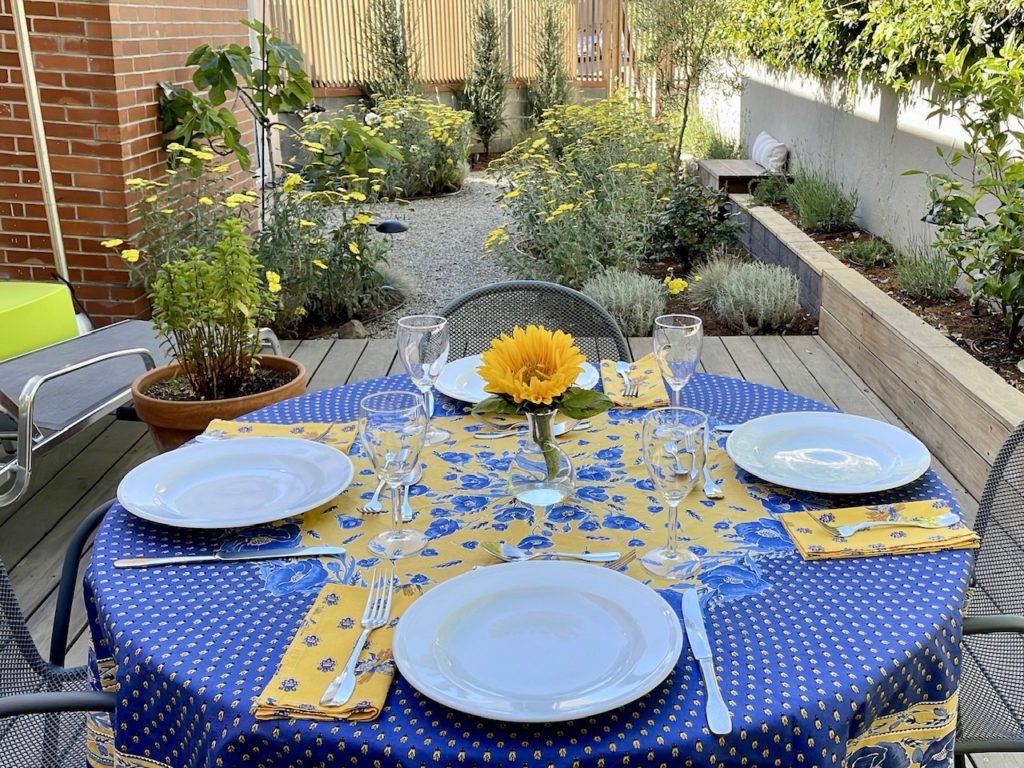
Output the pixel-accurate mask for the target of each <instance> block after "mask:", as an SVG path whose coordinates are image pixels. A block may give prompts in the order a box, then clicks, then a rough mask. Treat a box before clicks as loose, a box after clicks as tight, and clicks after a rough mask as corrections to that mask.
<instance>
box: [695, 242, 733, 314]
mask: <svg viewBox="0 0 1024 768" xmlns="http://www.w3.org/2000/svg"><path fill="white" fill-rule="evenodd" d="M740 263H741V262H740V261H739V260H738V259H737V258H736V257H735V256H733V255H732V254H730V253H729V252H728V251H725V252H723V253H720V254H717V255H715V256H712V257H711V258H709V259H708V260H707V261H706V262H704V264H702V265H701V266H700V267H698V268H697V270H696V272H695V273H694V274H693V275H692V276H691V278H690V284H689V287H688V288H687V291H686V295H687V297H688V298H689V300H690V303H691V304H692V305H693V306H694V307H696V308H698V309H714V307H715V302H716V301H718V297H719V296H721V295H722V291H723V286H724V285H725V283H726V281H727V280H728V279H729V276H730V275H731V274H732V273H733V272H734V271H735V270H736V268H737V267H738V266H739V265H740Z"/></svg>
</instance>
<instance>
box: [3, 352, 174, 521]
mask: <svg viewBox="0 0 1024 768" xmlns="http://www.w3.org/2000/svg"><path fill="white" fill-rule="evenodd" d="M136 355H138V356H140V357H141V358H142V361H143V364H144V365H145V366H146V370H147V371H148V370H152V369H153V368H155V367H156V361H155V360H154V359H153V353H152V352H150V351H149V350H148V349H144V348H142V347H139V348H138V349H121V350H118V351H116V352H108V353H107V354H105V355H98V356H97V357H93V358H91V359H89V360H83V361H82V362H80V363H75V364H74V365H69V366H67V367H65V368H61V369H60V370H57V371H51V372H50V373H44V374H40V375H39V376H33V377H32V378H31V379H29V380H28V381H27V382H26V383H25V387H24V388H23V389H22V390H21V396H20V398H19V399H18V454H17V461H15V462H13V463H11V464H7V465H5V466H3V467H0V480H3V476H2V475H3V474H7V473H12V474H13V476H14V483H13V484H12V485H11V487H10V488H8V489H7V491H6V492H5V493H2V494H0V507H4V506H6V505H8V504H13V503H14V502H15V501H17V500H18V499H19V498H21V496H22V495H23V494H24V493H25V491H27V490H28V483H29V479H30V478H31V475H32V448H33V440H32V431H33V428H34V420H33V417H32V414H33V411H34V409H35V400H36V395H37V394H38V392H39V389H40V387H42V386H43V385H44V384H45V383H46V382H48V381H51V380H52V379H56V378H60V377H61V376H66V375H67V374H69V373H74V372H75V371H80V370H82V369H83V368H88V367H89V366H91V365H96V364H98V363H105V362H106V361H108V360H115V359H117V358H120V357H133V356H136ZM115 404H116V403H110V407H113V406H114V405H115ZM104 405H106V403H97V404H96V409H97V410H98V409H100V408H102V407H104ZM94 412H95V411H94Z"/></svg>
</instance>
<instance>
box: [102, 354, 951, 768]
mask: <svg viewBox="0 0 1024 768" xmlns="http://www.w3.org/2000/svg"><path fill="white" fill-rule="evenodd" d="M396 387H399V388H411V386H410V383H409V382H408V380H407V379H405V378H404V377H394V378H390V379H378V380H374V381H369V382H363V383H360V384H356V385H352V386H350V387H345V388H341V389H337V390H329V391H326V392H319V393H314V394H311V395H307V396H305V397H302V398H298V399H296V400H293V401H289V402H287V403H282V404H280V405H278V406H274V407H272V408H269V409H266V410H264V411H261V412H259V413H257V414H253V415H252V417H250V418H251V419H252V420H253V421H262V422H266V423H270V422H273V423H285V424H292V423H299V422H316V423H330V422H335V421H347V420H351V419H352V418H353V417H354V416H355V413H356V410H357V406H358V402H359V400H360V399H361V398H362V397H363V396H365V395H366V394H368V393H370V392H373V391H380V390H383V389H390V388H396ZM684 399H685V400H686V401H687V404H688V405H692V406H693V407H697V408H700V409H702V410H705V411H706V412H708V413H709V414H710V415H711V417H712V419H717V420H721V421H729V422H734V421H742V420H745V419H749V418H753V417H755V416H761V415H765V414H767V413H775V412H780V411H787V410H827V408H826V406H824V405H821V404H819V403H815V402H813V401H810V400H808V399H806V398H802V397H800V396H797V395H793V394H789V393H786V392H782V391H780V390H775V389H772V388H769V387H764V386H760V385H756V384H749V383H746V382H742V381H738V380H735V379H729V378H725V377H719V376H712V375H700V374H698V375H697V376H695V377H694V379H693V380H692V381H691V382H690V384H688V385H687V387H686V389H685V390H684ZM439 409H440V411H441V412H442V413H444V414H445V415H447V416H448V417H449V418H448V419H447V420H446V421H447V423H446V424H445V426H446V428H449V429H450V431H451V432H452V434H453V437H452V440H451V442H449V443H448V444H446V445H441V446H436V447H432V448H431V449H429V453H428V455H427V456H426V457H425V458H426V467H427V469H426V470H425V473H424V480H423V482H422V484H421V485H418V486H415V487H414V489H413V498H412V504H413V507H414V509H415V510H416V512H417V521H416V523H415V525H417V526H419V527H420V528H421V530H424V531H426V533H427V535H428V536H429V537H430V539H431V543H430V545H429V546H428V548H427V549H426V550H425V551H424V552H423V553H422V555H420V556H417V557H413V558H410V559H408V560H403V561H400V562H399V573H400V575H401V577H402V579H403V581H404V582H405V583H407V584H412V585H417V586H420V587H422V588H429V586H430V585H431V584H433V583H436V582H438V581H441V580H444V579H445V578H448V577H449V576H450V575H454V574H455V573H459V572H462V571H463V570H466V569H467V568H469V567H472V566H473V565H477V564H485V563H489V562H493V561H491V560H490V558H489V557H488V556H487V555H486V554H485V553H483V552H482V551H481V550H480V548H479V546H478V544H479V542H480V541H481V540H486V539H494V538H500V539H504V540H507V541H515V542H516V543H519V544H521V545H524V546H539V547H544V546H550V544H551V541H552V540H553V541H554V542H555V543H556V544H558V543H561V542H565V541H566V540H571V541H572V542H573V544H574V545H576V546H579V545H580V543H582V544H585V545H589V546H590V547H591V548H594V549H597V548H620V549H621V548H626V547H639V548H641V549H646V548H647V547H649V546H651V545H652V544H655V543H660V542H661V541H662V540H663V539H664V536H665V530H664V515H663V513H662V509H661V504H660V502H659V501H658V498H657V495H656V494H655V493H654V492H653V489H652V488H651V486H650V482H649V480H648V479H647V474H646V470H645V469H644V467H643V465H642V462H641V461H640V457H639V450H638V446H637V442H638V441H637V439H636V437H637V435H638V432H639V426H640V425H639V418H640V417H641V416H642V414H641V413H638V412H628V411H612V412H610V414H608V416H606V417H605V416H602V417H599V418H597V419H593V420H592V422H593V423H594V425H593V427H592V429H590V430H588V431H585V432H574V433H570V434H568V435H565V436H564V437H563V438H562V439H561V442H562V443H563V444H564V445H565V447H566V449H567V451H568V452H569V453H570V455H572V456H573V457H574V461H575V463H576V469H577V480H578V486H579V488H578V494H577V496H578V498H577V499H576V500H575V501H574V502H572V503H566V504H561V505H556V506H554V507H553V508H551V509H549V510H548V511H547V514H546V516H545V517H544V519H541V520H538V519H534V518H533V511H532V510H531V509H530V508H528V507H524V506H521V505H518V504H516V503H515V502H514V501H511V500H509V499H508V498H506V497H505V496H504V494H503V491H502V489H503V485H504V477H505V474H504V473H505V469H506V468H507V462H508V460H509V459H510V457H511V455H512V453H513V452H514V451H515V448H516V441H515V438H503V439H501V440H489V441H484V440H479V439H474V438H473V433H474V432H475V431H476V430H479V429H486V427H483V426H482V425H481V424H480V422H479V421H477V420H475V417H470V416H468V415H466V414H465V413H464V412H463V407H462V405H461V404H456V403H451V402H442V403H441V404H440V405H439ZM446 409H447V410H446ZM712 459H713V463H714V464H715V469H714V471H715V474H716V475H717V476H718V477H719V478H724V479H725V480H726V483H727V491H728V493H727V497H726V498H725V499H723V500H719V501H711V500H707V499H704V498H703V497H699V496H698V492H696V491H695V493H694V495H693V496H691V497H690V499H689V500H688V504H687V509H688V514H687V515H686V516H685V517H684V520H683V536H684V543H685V545H687V546H689V547H691V548H693V549H694V551H697V552H699V553H701V554H702V555H704V557H705V563H706V564H705V567H704V569H703V570H702V572H701V573H700V575H699V577H698V586H700V587H701V588H702V594H703V602H704V604H705V606H706V608H707V610H708V625H709V626H708V628H709V633H710V635H711V642H712V648H713V651H714V653H715V657H716V660H717V662H718V670H719V673H720V676H721V677H720V682H721V687H722V690H723V692H724V694H725V697H726V701H727V702H728V704H729V706H730V709H731V710H732V712H733V717H734V722H735V724H736V728H735V731H734V733H733V734H731V735H730V736H729V737H725V738H717V737H714V736H712V735H710V734H709V732H708V731H707V729H706V725H705V719H704V713H703V698H704V695H705V693H704V690H705V689H704V686H703V683H702V682H701V679H700V675H699V673H698V671H697V668H696V665H695V664H694V662H693V660H692V659H691V658H690V657H689V656H686V655H684V657H683V658H681V659H680V662H679V665H678V666H677V668H676V671H675V672H674V673H673V674H672V675H671V676H670V677H669V678H668V679H667V680H666V681H665V683H664V684H663V685H662V686H660V687H659V688H658V689H656V690H655V691H654V692H653V693H651V694H650V695H648V696H646V697H644V698H643V699H641V700H639V701H637V702H635V703H634V704H631V705H628V706H626V707H623V708H622V709H620V710H617V711H615V712H611V713H608V714H606V715H602V716H598V717H594V718H589V719H587V720H585V721H578V722H574V723H564V724H558V725H550V726H531V725H512V724H502V723H494V722H488V721H480V720H478V719H477V718H474V717H471V716H468V715H464V714H461V713H458V712H454V711H452V710H449V709H447V708H445V707H442V706H440V705H437V704H435V703H434V702H432V701H430V700H429V699H426V698H424V697H422V696H421V695H420V694H418V693H417V692H416V691H414V690H412V689H411V688H409V686H408V685H407V684H406V683H405V681H404V680H403V679H402V678H401V676H398V677H397V678H396V680H395V682H394V683H393V685H392V687H391V690H390V693H389V696H388V699H387V703H386V706H385V707H384V709H383V711H382V712H381V714H380V716H379V717H378V718H377V719H376V720H374V721H372V722H366V723H352V722H337V721H335V722H316V721H313V720H307V719H296V720H285V719H282V720H257V719H256V718H255V717H254V715H253V709H254V703H255V701H256V699H257V698H258V697H259V696H260V695H261V694H262V693H263V691H264V689H265V688H266V687H267V686H268V683H270V681H271V680H272V679H274V675H275V673H276V672H277V668H278V665H279V663H280V660H281V656H282V654H283V653H284V651H285V649H286V648H287V646H288V644H289V642H290V640H291V639H292V637H293V635H294V634H295V632H296V629H297V627H298V626H299V623H300V622H301V620H302V618H303V617H304V616H305V614H306V612H307V610H308V609H309V608H310V606H311V604H312V603H313V601H314V599H315V598H316V596H317V595H318V594H320V593H321V591H322V590H324V589H325V588H327V589H332V588H334V586H337V587H342V586H344V585H350V584H359V583H361V582H362V579H363V576H364V574H365V573H366V572H367V571H368V569H370V568H372V566H373V565H375V564H376V562H377V559H376V557H375V556H374V555H372V553H370V552H369V550H368V549H367V548H366V545H365V542H366V540H368V539H369V538H370V537H372V535H373V534H374V533H376V532H377V530H379V529H380V528H382V527H384V526H386V525H387V516H386V515H381V516H365V515H361V514H360V513H359V511H358V506H359V505H360V504H361V503H363V501H364V500H365V498H366V497H368V496H369V494H370V493H371V492H372V490H373V487H374V485H375V478H374V477H373V475H372V472H371V471H370V468H369V464H368V462H367V461H366V460H365V459H364V458H362V457H361V456H359V455H358V453H356V454H355V455H354V456H353V461H354V463H355V466H356V480H355V482H354V483H353V485H352V486H351V487H350V488H349V489H348V490H347V491H346V493H345V494H343V495H342V496H340V497H339V498H338V499H336V500H334V501H333V502H331V503H330V504H327V505H324V507H322V508H319V509H317V510H313V511H312V512H310V513H307V514H306V515H305V516H303V517H302V518H296V519H293V520H289V521H284V522H282V523H278V524H274V525H268V526H260V527H257V528H254V529H249V530H244V531H234V532H227V533H225V532H201V531H185V530H176V529H168V528H163V527H160V526H155V525H152V524H149V523H146V522H144V521H142V520H138V519H136V518H134V517H132V516H131V515H129V514H127V513H126V512H124V510H121V509H120V508H115V509H114V510H113V511H112V512H111V514H109V515H108V518H107V520H106V521H105V522H104V524H103V526H102V527H101V529H100V531H99V533H98V536H97V541H96V547H95V550H94V555H93V564H92V566H91V568H90V571H89V573H88V574H87V577H86V588H87V596H88V598H89V607H90V624H91V628H92V630H93V637H94V644H95V647H96V656H97V661H96V666H97V671H98V673H99V675H100V680H101V681H102V683H103V684H104V686H105V687H107V688H109V689H116V690H117V691H118V701H119V706H118V711H117V713H116V715H115V718H114V723H113V737H112V740H111V741H106V742H104V741H98V742H97V743H96V744H95V745H94V746H93V750H94V761H95V763H96V764H99V765H103V764H115V754H114V752H115V750H116V752H117V755H116V758H117V759H118V760H120V762H119V763H117V764H120V765H129V766H132V765H136V766H149V767H152V766H175V767H176V768H177V766H207V765H209V766H214V765H223V766H233V765H239V766H242V765H245V766H267V767H268V768H269V767H270V766H275V767H276V766H319V765H331V764H336V765H381V766H399V765H403V766H410V765H431V766H434V765H437V766H447V765H453V766H454V765H466V766H471V765H484V764H490V765H529V766H534V765H536V766H563V765H564V766H576V765H579V766H590V765H593V766H598V765H622V764H624V759H626V758H627V757H628V762H629V764H631V765H655V766H657V765H666V766H676V765H741V764H746V765H751V766H755V765H766V766H767V765H783V766H788V765H840V764H842V763H843V762H844V761H845V762H846V764H847V765H850V766H855V767H856V768H862V766H872V767H873V768H882V767H883V766H893V767H897V766H898V767H899V768H909V766H918V765H920V766H938V765H947V764H948V763H949V758H950V757H951V750H950V745H951V740H952V730H953V727H954V724H955V711H956V699H955V687H956V682H957V673H958V668H957V659H958V654H959V642H960V624H959V617H960V608H961V604H962V602H963V597H964V590H965V588H966V584H967V579H968V575H969V572H970V565H971V555H970V553H969V552H964V551H956V552H939V553H933V554H923V555H905V556H900V557H875V558H857V559H846V560H825V561H817V562H807V561H804V560H803V559H802V558H801V557H800V555H799V554H798V553H797V552H796V550H795V548H794V545H793V543H792V541H791V539H790V538H789V536H788V535H787V534H786V532H785V530H784V528H783V526H782V525H781V523H780V522H779V521H778V520H776V519H775V517H774V515H775V514H776V513H779V512H785V511H790V510H795V509H804V508H808V509H810V508H820V507H822V506H851V505H853V504H860V503H887V502H894V501H908V500H913V499H945V500H947V501H949V502H950V503H953V502H952V499H951V498H950V496H949V493H948V491H947V490H946V489H945V488H944V486H943V485H942V484H941V482H939V481H938V479H937V478H936V477H935V475H934V474H933V473H928V474H927V475H925V476H924V477H923V478H922V479H921V480H919V481H918V482H916V483H914V484H913V485H911V486H909V487H906V488H903V489H900V490H898V491H894V492H890V493H886V494H880V495H875V496H870V497H858V498H856V499H850V498H849V497H843V499H842V501H841V502H837V501H836V500H832V499H827V498H819V497H811V496H806V495H804V496H798V497H794V496H793V495H792V494H791V492H788V491H785V490H783V489H779V488H776V487H774V486H770V485H764V484H761V483H759V482H757V481H756V478H753V477H751V476H748V475H746V473H743V472H742V471H738V470H736V469H735V467H734V466H733V465H732V464H731V462H729V460H728V458H727V457H726V456H725V454H724V452H723V451H721V450H718V451H715V452H713V455H712ZM299 541H304V542H306V543H311V542H313V541H317V542H321V543H332V544H334V543H337V544H343V545H345V546H346V548H347V550H348V553H347V554H346V556H345V557H344V558H343V559H340V560H338V559H311V560H292V561H266V562H261V563H237V564H218V565H216V566H215V567H209V566H206V567H204V566H186V567H174V568H158V569H151V570H137V571H118V570H114V569H113V568H112V561H113V560H114V559H115V558H117V557H122V556H138V555H143V554H145V555H156V554H163V553H166V554H172V553H175V554H176V553H180V552H207V551H211V550H214V549H216V548H218V547H219V546H222V545H223V544H225V543H227V544H229V545H231V546H233V547H274V546H284V545H288V544H294V543H297V542H299ZM629 572H630V573H631V575H634V576H635V577H637V578H640V579H643V580H647V579H648V576H647V575H646V573H645V572H644V571H643V569H642V567H641V566H640V565H639V564H634V565H633V566H631V569H630V571H629ZM332 585H334V586H332ZM652 586H655V587H658V588H662V589H663V595H665V597H666V599H667V600H669V601H670V602H673V601H677V600H678V592H676V591H675V590H676V589H677V588H678V587H680V586H683V585H670V584H667V583H664V582H660V583H652ZM346 654H347V649H343V650H340V651H339V655H341V656H344V655H346Z"/></svg>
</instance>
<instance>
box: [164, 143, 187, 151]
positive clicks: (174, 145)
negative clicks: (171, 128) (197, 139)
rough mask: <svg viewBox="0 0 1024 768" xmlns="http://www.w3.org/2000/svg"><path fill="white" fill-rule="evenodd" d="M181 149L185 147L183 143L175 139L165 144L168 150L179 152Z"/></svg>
mask: <svg viewBox="0 0 1024 768" xmlns="http://www.w3.org/2000/svg"><path fill="white" fill-rule="evenodd" d="M183 149H185V147H184V145H182V144H179V143H178V142H176V141H172V142H171V143H170V144H168V145H167V151H168V152H181V151H182V150H183Z"/></svg>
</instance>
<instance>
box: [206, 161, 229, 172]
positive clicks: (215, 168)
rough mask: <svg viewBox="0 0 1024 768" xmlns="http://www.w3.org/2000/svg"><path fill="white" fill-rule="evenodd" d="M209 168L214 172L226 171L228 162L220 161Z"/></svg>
mask: <svg viewBox="0 0 1024 768" xmlns="http://www.w3.org/2000/svg"><path fill="white" fill-rule="evenodd" d="M210 170H211V171H213V172H214V173H227V172H228V164H227V163H221V164H220V165H215V166H213V168H211V169H210Z"/></svg>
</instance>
